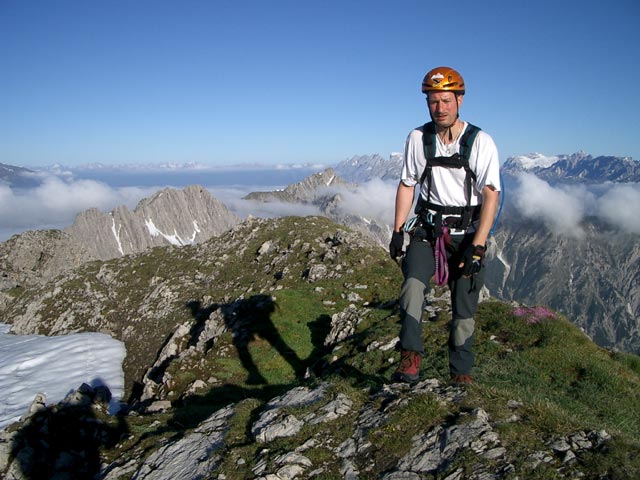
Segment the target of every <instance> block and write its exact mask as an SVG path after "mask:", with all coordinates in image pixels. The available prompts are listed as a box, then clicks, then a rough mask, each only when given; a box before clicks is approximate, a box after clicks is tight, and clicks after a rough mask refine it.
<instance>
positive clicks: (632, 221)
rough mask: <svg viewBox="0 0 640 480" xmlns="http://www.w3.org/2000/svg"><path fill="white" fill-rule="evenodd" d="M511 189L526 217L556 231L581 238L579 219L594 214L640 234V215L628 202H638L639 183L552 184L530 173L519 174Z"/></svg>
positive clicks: (626, 230) (628, 231) (633, 204)
mask: <svg viewBox="0 0 640 480" xmlns="http://www.w3.org/2000/svg"><path fill="white" fill-rule="evenodd" d="M518 181H519V184H518V186H517V187H516V189H515V191H514V192H507V193H508V195H509V198H513V199H514V200H513V203H514V205H515V207H516V208H517V209H518V211H519V212H520V213H521V214H522V215H523V216H524V217H526V218H531V219H534V220H540V221H542V222H543V223H544V224H545V225H546V226H547V228H548V229H549V230H550V231H551V232H554V233H556V234H559V235H564V236H569V237H574V238H582V237H583V235H584V229H583V227H582V225H581V224H582V222H583V221H584V220H585V218H586V217H588V216H593V217H596V218H598V219H599V220H602V221H604V222H606V223H607V224H609V225H610V226H611V227H613V228H615V229H618V230H621V231H623V232H627V233H632V234H640V217H639V216H638V215H637V213H636V212H635V209H634V208H631V206H635V205H640V184H637V183H634V184H614V183H608V184H604V185H599V186H598V187H597V188H592V189H588V188H587V186H585V185H561V186H557V187H552V186H551V185H549V184H548V183H547V182H545V181H544V180H541V179H539V178H538V177H536V176H535V175H533V174H531V173H523V174H521V175H520V176H519V177H518Z"/></svg>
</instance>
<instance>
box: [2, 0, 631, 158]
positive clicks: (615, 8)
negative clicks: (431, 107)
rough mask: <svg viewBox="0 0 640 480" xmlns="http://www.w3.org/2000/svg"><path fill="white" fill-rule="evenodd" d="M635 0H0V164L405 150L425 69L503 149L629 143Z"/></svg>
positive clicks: (419, 111) (608, 149) (417, 116)
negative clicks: (445, 83)
mask: <svg viewBox="0 0 640 480" xmlns="http://www.w3.org/2000/svg"><path fill="white" fill-rule="evenodd" d="M639 19H640V2H637V0H610V1H608V2H601V1H592V0H586V1H573V0H565V1H563V0H555V1H546V0H545V1H530V2H517V1H491V0H488V1H482V2H480V1H457V2H451V3H450V4H446V3H442V2H429V1H425V0H421V1H418V0H415V1H403V0H398V1H393V2H391V1H388V0H387V1H377V0H369V1H364V0H363V1H348V0H335V1H333V0H327V1H316V0H307V1H302V0H298V1H279V0H273V1H257V0H247V1H244V2H237V1H231V0H229V1H204V0H202V1H193V0H182V1H163V0H153V1H147V0H137V1H107V0H103V1H98V0H82V1H80V0H78V1H65V0H56V1H45V0H42V1H38V0H33V1H25V0H0V72H2V73H1V74H0V92H1V97H0V163H6V164H12V165H20V166H43V165H49V164H53V163H61V164H63V165H69V166H72V165H77V164H86V163H92V162H101V163H106V164H132V163H163V162H177V163H183V162H199V163H205V164H220V165H230V164H237V163H261V164H276V163H306V162H311V163H323V164H333V163H337V162H339V161H341V160H344V159H346V158H349V157H351V156H353V155H362V154H373V153H379V154H381V155H383V156H388V155H389V154H390V153H391V152H396V151H401V150H402V148H403V145H404V140H405V138H406V135H407V133H408V132H409V130H410V129H411V128H413V127H415V126H417V125H419V124H420V123H422V122H424V121H426V120H427V118H428V115H427V110H426V104H425V102H424V99H423V96H422V94H421V93H420V84H421V81H422V77H423V76H424V74H425V73H426V72H427V71H428V70H429V69H430V68H431V67H433V66H437V65H443V64H444V65H451V66H453V67H455V68H457V69H458V70H459V71H460V72H461V73H462V75H463V76H464V78H465V81H466V84H467V95H466V96H465V102H464V105H463V108H462V111H461V117H462V118H463V119H464V120H468V121H471V122H472V123H475V124H477V125H479V126H480V127H482V128H483V129H484V130H486V131H487V132H489V133H490V134H492V136H493V137H494V139H495V140H496V143H497V144H498V148H499V150H500V154H501V157H502V159H503V160H504V159H506V158H507V157H508V156H511V155H517V154H523V153H529V152H540V153H543V154H546V155H555V154H562V153H573V152H576V151H578V150H585V151H587V152H588V153H591V154H593V155H619V156H631V157H633V158H635V159H639V158H640V135H639V134H638V131H639V128H638V127H640V122H639V121H638V116H639V115H640V93H638V90H639V89H638V87H637V86H636V83H637V79H638V78H639V77H640V55H639V53H638V46H639V45H640V41H639V39H638V20H639Z"/></svg>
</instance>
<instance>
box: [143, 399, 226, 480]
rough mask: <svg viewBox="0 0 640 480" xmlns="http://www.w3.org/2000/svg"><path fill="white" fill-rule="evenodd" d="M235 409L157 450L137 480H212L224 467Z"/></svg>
mask: <svg viewBox="0 0 640 480" xmlns="http://www.w3.org/2000/svg"><path fill="white" fill-rule="evenodd" d="M233 414H234V408H233V406H228V407H226V408H223V409H221V410H218V411H217V412H215V413H214V414H213V415H211V416H210V417H209V418H208V419H207V420H205V421H204V422H202V423H201V424H200V425H199V426H198V428H196V429H195V430H194V431H193V432H191V433H189V434H187V435H186V436H185V437H183V438H181V439H180V440H177V441H175V442H172V443H169V444H167V445H165V446H163V447H160V448H159V449H157V450H156V451H155V452H154V453H153V454H151V456H149V458H147V459H146V460H145V461H144V463H143V464H142V466H141V467H140V468H139V469H138V471H137V472H136V473H135V475H133V477H132V479H133V480H175V479H177V478H189V479H192V480H198V479H205V478H211V474H212V473H213V472H214V471H215V470H216V468H217V466H218V465H219V463H220V460H221V456H220V454H219V453H218V451H219V450H220V449H221V448H222V447H223V446H224V437H225V435H226V433H227V431H228V429H229V425H228V422H229V419H230V418H231V417H232V416H233Z"/></svg>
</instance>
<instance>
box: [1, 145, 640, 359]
mask: <svg viewBox="0 0 640 480" xmlns="http://www.w3.org/2000/svg"><path fill="white" fill-rule="evenodd" d="M401 167H402V156H401V155H400V154H393V155H391V156H390V157H389V158H388V159H384V158H383V157H381V156H379V155H371V156H358V157H353V158H351V159H348V160H345V161H344V162H341V163H340V164H338V165H336V166H335V168H333V169H326V170H324V171H322V172H318V173H317V174H314V175H311V176H310V177H308V178H306V179H304V180H303V181H301V182H299V183H296V184H291V185H289V186H288V187H287V188H285V189H284V190H282V191H275V192H254V193H252V194H249V195H248V196H247V197H246V198H247V199H251V200H254V201H260V202H273V201H277V202H289V203H293V204H296V203H301V204H311V205H315V206H316V207H317V208H318V209H319V211H320V212H322V214H323V215H325V216H327V217H328V218H330V219H332V220H334V221H335V222H338V223H341V224H343V225H348V226H349V227H350V228H352V229H355V230H357V231H360V232H363V233H366V234H367V235H369V236H370V237H372V238H373V239H375V241H376V242H377V243H378V244H379V245H380V246H381V247H382V248H384V249H386V248H387V243H388V239H389V236H390V228H391V227H390V225H388V224H385V223H381V222H380V221H376V220H373V219H371V218H365V217H362V216H358V215H353V214H345V213H344V212H345V209H344V208H342V207H343V206H344V193H345V192H346V191H347V190H349V189H353V188H354V185H355V184H360V183H364V182H367V181H369V180H372V179H384V180H389V181H393V182H395V181H397V179H398V178H399V175H400V170H401ZM639 168H640V167H639V164H638V162H637V161H635V160H632V159H629V158H621V157H592V156H590V155H588V154H586V153H584V152H578V153H575V154H572V155H559V156H555V157H546V156H543V155H539V154H530V155H523V156H518V157H512V158H509V159H508V160H507V161H506V162H505V164H504V165H503V177H504V178H505V183H506V185H507V192H506V193H507V199H509V191H510V190H509V189H510V188H511V186H510V183H511V182H513V181H515V179H516V178H517V176H518V175H519V174H520V173H522V172H526V173H530V174H531V173H533V174H535V175H536V176H539V177H540V178H543V179H545V180H546V181H548V182H549V183H553V184H563V183H569V184H596V183H605V182H611V183H637V182H639V181H640V173H639V172H640V170H639ZM22 170H24V169H19V168H16V169H13V168H12V167H9V166H4V168H3V169H2V170H0V171H1V172H3V175H4V177H3V178H5V181H6V179H8V178H9V179H11V178H13V179H15V178H16V177H20V176H21V175H23V173H24V174H26V175H29V172H28V171H27V172H22ZM239 221H240V219H239V218H238V217H236V216H235V215H233V214H232V213H231V212H229V211H228V209H227V208H226V206H224V204H222V203H221V202H219V201H218V200H217V199H215V198H213V197H212V196H211V195H210V194H209V193H208V192H206V191H205V190H204V189H202V188H201V187H197V186H193V187H189V188H187V189H184V190H182V191H177V190H172V189H168V190H163V191H161V192H158V193H156V194H155V195H154V196H153V197H151V198H150V199H148V200H143V201H142V202H140V204H139V206H138V207H137V208H136V209H135V210H134V211H133V212H130V211H128V209H126V208H124V207H120V208H118V209H114V210H113V211H112V212H110V213H106V214H105V213H101V212H99V211H97V210H89V211H86V212H83V213H81V214H80V215H78V217H77V219H76V222H75V223H74V225H72V226H70V227H68V228H65V229H64V230H63V231H48V232H43V231H40V232H37V231H36V232H26V233H24V234H21V235H17V236H15V237H14V238H12V239H10V240H9V241H8V242H5V243H3V244H0V269H1V270H2V271H3V272H4V274H3V277H2V278H0V290H5V289H8V288H14V287H16V286H19V285H22V284H30V283H32V282H33V281H34V279H36V278H41V279H42V278H44V279H46V278H51V276H53V275H56V274H59V273H60V272H61V271H64V270H65V269H67V268H71V267H74V266H77V265H79V264H81V263H83V262H86V261H88V260H94V259H100V260H105V259H109V258H115V257H121V256H122V255H124V254H129V253H137V252H142V251H144V250H145V249H147V248H149V247H153V246H162V245H185V244H191V243H199V242H203V241H206V240H207V239H209V238H211V237H212V236H215V235H218V234H219V233H221V232H223V231H225V230H227V229H229V228H231V227H232V226H233V225H235V224H237V223H239ZM583 223H584V225H583V227H584V231H585V237H584V238H583V239H582V240H576V239H567V238H563V237H559V236H558V235H556V234H554V232H549V231H548V229H547V228H546V227H545V226H544V225H542V224H541V223H539V222H538V221H534V220H529V219H527V220H524V219H522V218H521V217H520V215H519V214H518V211H517V210H516V209H515V207H514V205H513V203H512V202H509V200H507V203H506V205H505V208H504V211H503V214H502V216H501V218H500V223H499V228H498V230H497V232H496V234H495V237H494V241H493V242H492V246H491V248H490V251H489V257H490V258H492V259H493V261H492V262H491V263H490V264H489V267H488V279H487V285H488V288H489V289H490V291H491V292H492V294H494V295H496V296H498V297H499V298H501V299H504V300H508V301H518V302H524V303H526V304H544V305H548V306H550V307H552V308H555V309H557V310H559V311H561V312H563V313H566V314H567V315H568V316H569V317H570V318H572V319H573V321H574V322H575V323H576V324H577V325H579V326H580V327H581V328H583V330H584V331H585V332H587V333H588V334H589V335H590V336H591V337H592V338H593V339H595V340H596V341H597V342H598V343H599V344H600V345H603V346H607V347H610V348H614V349H622V350H625V351H630V352H635V353H639V352H640V326H639V324H638V320H637V319H638V318H640V288H638V285H640V273H639V272H640V237H639V236H638V235H633V234H623V233H621V232H618V231H614V230H612V228H611V227H610V226H606V225H603V224H602V222H599V221H598V220H597V219H595V218H587V219H586V220H584V222H583ZM36 272H37V273H36ZM2 298H3V297H2V295H0V304H1V303H2V301H1V300H2ZM5 300H6V297H5Z"/></svg>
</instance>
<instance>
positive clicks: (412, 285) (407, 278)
mask: <svg viewBox="0 0 640 480" xmlns="http://www.w3.org/2000/svg"><path fill="white" fill-rule="evenodd" d="M425 237H426V234H425V232H424V231H423V230H422V229H421V228H418V229H416V232H415V234H414V235H413V237H412V238H411V242H410V243H409V246H408V247H407V254H406V256H405V258H404V261H403V267H402V269H403V273H404V282H403V283H402V289H401V291H400V320H401V323H402V326H401V328H400V345H401V348H402V349H403V350H411V351H414V352H419V353H421V354H422V353H424V347H423V344H422V312H423V310H424V302H425V293H426V290H427V288H429V281H430V279H431V277H433V275H434V272H435V260H434V255H433V248H432V246H431V243H430V242H429V241H428V240H426V238H425ZM472 240H473V235H452V236H451V245H452V250H453V253H452V254H449V255H448V257H449V262H448V264H449V289H450V290H451V308H452V319H451V324H450V329H449V342H448V346H449V370H450V373H451V374H452V375H464V374H469V373H471V369H472V368H473V361H474V358H473V350H472V349H473V332H474V329H475V321H474V319H473V317H474V315H475V313H476V310H477V308H478V297H479V295H480V289H481V288H482V285H483V284H484V272H485V270H484V268H483V269H481V270H480V272H478V273H477V274H475V275H473V276H472V277H471V278H463V277H462V272H461V270H460V269H459V268H458V264H459V263H460V257H461V255H462V252H463V251H464V249H465V248H466V246H467V245H468V244H469V243H471V241H472Z"/></svg>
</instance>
